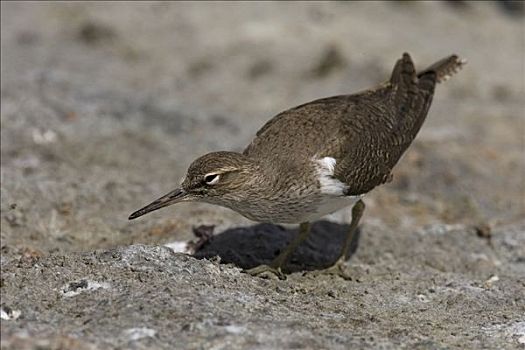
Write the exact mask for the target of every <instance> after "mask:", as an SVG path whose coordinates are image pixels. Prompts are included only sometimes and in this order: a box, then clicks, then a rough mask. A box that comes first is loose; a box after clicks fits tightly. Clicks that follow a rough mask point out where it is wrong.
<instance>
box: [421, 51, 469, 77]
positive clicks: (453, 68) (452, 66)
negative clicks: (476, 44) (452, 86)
mask: <svg viewBox="0 0 525 350" xmlns="http://www.w3.org/2000/svg"><path fill="white" fill-rule="evenodd" d="M465 64H467V60H465V59H461V58H459V57H458V56H457V55H450V56H448V57H445V58H443V59H441V60H439V61H437V62H436V63H434V64H433V65H431V66H430V67H428V68H427V69H425V70H423V71H422V72H419V73H418V74H417V77H418V78H421V77H423V76H424V75H425V74H427V73H429V72H434V73H435V74H436V82H438V83H441V82H444V81H447V80H448V79H450V77H452V76H453V75H454V74H456V73H457V72H459V70H460V69H461V68H463V66H464V65H465Z"/></svg>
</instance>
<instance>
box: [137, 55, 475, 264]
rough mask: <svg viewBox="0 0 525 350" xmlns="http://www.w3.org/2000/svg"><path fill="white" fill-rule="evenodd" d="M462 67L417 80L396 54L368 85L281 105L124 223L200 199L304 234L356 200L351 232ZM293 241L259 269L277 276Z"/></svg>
mask: <svg viewBox="0 0 525 350" xmlns="http://www.w3.org/2000/svg"><path fill="white" fill-rule="evenodd" d="M464 63H465V61H462V60H460V59H459V58H458V57H457V56H456V55H452V56H449V57H447V58H444V59H442V60H440V61H438V62H436V63H435V64H433V65H432V66H430V67H429V68H427V69H425V70H423V71H422V72H420V73H419V74H418V73H416V71H415V68H414V64H413V62H412V60H411V58H410V56H409V55H408V54H407V53H405V54H403V57H402V58H401V59H399V60H398V61H397V63H396V64H395V66H394V70H393V72H392V75H391V77H390V80H389V81H387V82H385V83H383V84H381V85H379V86H378V87H377V88H375V89H370V90H366V91H363V92H360V93H356V94H352V95H341V96H333V97H328V98H323V99H319V100H315V101H312V102H309V103H306V104H303V105H300V106H298V107H295V108H292V109H289V110H287V111H284V112H282V113H280V114H278V115H277V116H275V117H274V118H272V119H271V120H270V121H268V122H267V123H266V124H265V125H264V126H263V127H262V128H261V129H260V130H259V131H258V132H257V135H256V137H255V138H254V140H253V141H252V142H251V143H250V145H248V147H247V148H246V149H245V150H244V152H243V153H242V154H240V153H235V152H213V153H209V154H207V155H204V156H202V157H200V158H198V159H196V160H195V161H194V162H193V163H192V164H191V165H190V167H189V169H188V173H187V175H186V178H185V179H184V181H183V182H182V184H181V187H180V188H179V189H176V190H174V191H172V192H170V193H169V194H167V195H166V196H164V197H162V198H160V199H158V200H156V201H154V202H153V203H151V204H150V205H148V206H146V207H144V208H142V209H140V210H139V211H137V212H135V213H133V214H131V216H130V219H134V218H136V217H139V216H141V215H143V214H145V213H147V212H150V211H152V210H156V209H159V208H162V207H164V206H167V205H170V204H173V203H176V202H181V201H203V202H208V203H212V204H217V205H222V206H225V207H228V208H231V209H233V210H235V211H237V212H239V213H241V214H242V215H244V216H246V217H248V218H250V219H252V220H256V221H268V222H278V223H303V225H302V227H303V228H304V230H302V231H304V232H307V229H306V227H307V225H306V223H308V222H310V221H312V220H315V219H318V218H319V217H321V216H323V215H325V214H328V213H331V212H333V211H335V210H338V209H340V208H342V207H345V206H348V205H352V204H354V203H356V202H357V203H358V204H359V205H357V206H356V207H355V208H354V211H353V220H352V227H354V228H355V226H356V225H357V221H358V220H359V218H360V216H361V214H362V211H363V210H364V204H363V203H362V202H361V201H360V200H359V198H360V196H361V195H363V194H365V193H367V192H369V191H370V190H372V189H373V188H374V187H376V186H378V185H381V184H383V183H385V182H388V181H389V180H390V179H391V176H392V175H391V172H392V169H393V167H394V166H395V165H396V163H397V162H398V161H399V159H400V157H401V155H402V154H403V153H404V152H405V151H406V149H407V148H408V146H409V145H410V144H411V143H412V141H413V140H414V138H415V137H416V135H417V133H418V131H419V129H420V128H421V126H422V125H423V122H424V121H425V118H426V116H427V113H428V109H429V107H430V104H431V102H432V97H433V95H434V88H435V85H436V83H438V82H441V81H444V80H446V79H447V78H448V77H450V76H451V75H452V74H453V73H455V72H456V71H457V70H458V69H459V68H461V67H462V65H463V64H464ZM356 208H357V210H356ZM305 235H306V233H304V234H301V235H300V237H301V239H304V237H305ZM349 236H351V234H349ZM295 245H296V243H294V244H291V248H289V249H287V250H286V251H284V252H283V253H282V254H281V255H280V256H279V257H278V258H277V259H276V261H275V263H274V264H272V267H270V268H268V269H270V270H271V271H272V272H275V273H280V266H281V265H282V264H283V263H284V261H285V260H286V258H287V257H288V255H289V254H290V250H292V248H293V247H294V246H295ZM345 246H346V245H345ZM343 250H344V251H345V253H344V254H342V256H343V257H344V256H346V251H347V248H344V249H343ZM265 271H266V270H265ZM276 271H277V272H276ZM259 272H261V271H259V270H257V271H255V273H259Z"/></svg>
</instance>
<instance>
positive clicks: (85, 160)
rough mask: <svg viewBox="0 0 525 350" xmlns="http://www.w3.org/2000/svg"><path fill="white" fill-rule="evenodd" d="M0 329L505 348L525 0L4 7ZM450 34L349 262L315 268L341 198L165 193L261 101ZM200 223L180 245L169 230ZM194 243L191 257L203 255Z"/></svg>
mask: <svg viewBox="0 0 525 350" xmlns="http://www.w3.org/2000/svg"><path fill="white" fill-rule="evenodd" d="M1 6H2V7H1V10H2V14H1V28H2V30H1V39H2V42H1V77H2V79H1V85H2V86H1V99H2V100H1V253H2V258H1V268H2V276H1V282H0V288H1V297H2V300H1V307H2V309H1V319H2V320H1V337H2V340H1V346H2V349H4V348H5V349H36V348H38V349H106V348H120V349H124V348H134V349H155V348H165V349H173V348H177V349H211V348H213V349H245V348H250V349H277V348H297V349H321V348H326V349H346V348H349V347H356V348H370V349H376V348H383V349H394V348H396V349H397V348H408V349H448V348H486V349H514V348H525V292H524V291H525V157H524V152H525V149H524V145H525V142H524V135H525V118H524V108H525V104H524V98H523V96H524V92H525V91H524V85H525V84H524V75H525V71H524V62H525V53H524V52H525V50H524V45H525V39H524V23H523V16H520V15H519V14H516V12H514V13H510V12H508V11H504V10H503V7H502V6H498V5H497V4H495V3H492V2H490V3H489V2H485V3H481V2H479V3H467V4H465V5H463V6H460V5H458V6H452V5H450V4H446V3H441V2H425V3H406V2H390V3H380V2H377V3H376V2H374V3H372V2H366V3H365V2H360V3H342V2H331V3H303V4H299V3H236V4H231V3H215V4H213V3H151V2H146V3H133V4H125V3H111V4H110V3H39V4H37V3H14V2H9V3H7V2H2V5H1ZM404 51H408V52H410V53H411V55H412V57H413V58H414V60H415V61H416V63H417V65H418V66H419V67H424V66H425V65H427V64H430V63H433V62H434V61H435V60H437V59H439V58H441V57H444V56H446V55H449V54H451V53H457V54H459V55H461V56H462V57H465V58H467V59H468V61H469V63H468V65H467V66H466V67H465V69H464V70H463V71H462V72H460V73H459V74H458V75H457V76H455V77H454V78H453V79H452V80H450V81H448V82H446V83H445V84H443V85H440V86H439V87H438V90H437V92H436V96H435V98H434V102H433V105H432V108H431V110H430V113H429V117H428V119H427V122H426V124H425V125H424V127H423V129H422V131H421V133H420V135H419V136H418V138H417V140H416V142H415V143H414V144H413V145H412V147H411V149H410V150H409V151H408V152H407V154H406V156H405V157H404V158H403V160H402V161H401V162H400V164H399V165H398V166H397V168H396V169H395V172H394V180H393V182H392V183H390V184H388V185H385V186H383V187H380V188H377V189H376V190H374V191H373V192H372V193H370V194H368V195H367V196H366V198H365V202H366V204H367V210H366V212H365V216H364V218H363V221H362V227H361V231H360V235H359V237H358V240H356V241H355V249H356V251H355V254H354V255H353V256H352V257H351V259H350V261H349V263H348V266H347V270H348V273H349V274H350V275H351V276H352V279H351V280H349V281H348V280H343V279H341V278H337V277H330V276H317V275H315V273H313V272H311V271H312V270H314V271H315V270H319V269H321V268H322V267H323V266H326V265H328V264H329V263H330V262H331V261H332V260H333V258H335V256H336V254H337V250H338V249H339V247H340V244H341V241H342V237H343V235H344V233H345V229H346V228H347V226H346V224H345V223H346V222H348V211H347V212H344V211H343V212H340V213H336V214H333V215H331V216H329V217H327V218H326V220H323V221H320V222H318V223H316V224H315V226H314V230H313V233H312V236H311V237H310V238H309V240H308V241H307V242H306V243H305V244H304V245H302V246H301V247H300V248H299V250H298V251H297V253H296V254H294V256H293V257H292V261H291V262H290V264H289V266H288V272H290V274H289V275H288V278H287V279H286V280H284V281H281V280H273V279H261V278H254V277H251V276H249V275H246V274H244V273H242V268H246V267H251V266H255V265H257V264H260V263H262V262H267V261H270V260H271V259H272V257H274V256H275V255H276V254H277V253H278V252H279V250H280V249H282V248H283V246H284V245H285V244H286V242H288V241H289V240H290V239H291V237H292V236H293V234H295V232H296V230H295V228H294V227H293V226H290V227H280V226H275V225H270V224H257V223H253V222H250V221H249V220H247V219H244V218H242V217H241V216H239V215H238V214H236V213H234V212H231V211H229V210H227V209H223V208H219V207H214V206H210V205H205V204H181V205H179V206H175V207H171V208H169V209H165V210H162V211H158V212H155V213H152V214H151V215H148V216H145V217H144V218H141V219H139V220H136V221H133V222H129V221H128V220H127V216H128V215H129V214H130V213H131V212H132V211H133V210H135V209H138V208H139V207H141V206H142V205H144V204H147V203H149V202H150V201H151V200H153V199H155V198H157V197H158V196H159V195H162V194H164V193H166V192H168V191H169V190H171V189H173V188H174V187H175V186H176V185H177V184H178V182H179V180H180V178H181V177H182V176H183V175H184V173H185V170H186V168H187V166H188V165H189V164H190V163H191V161H192V160H193V159H194V158H196V157H198V156H200V155H202V154H204V153H206V152H209V151H213V150H237V151H240V150H242V149H243V148H244V146H245V145H246V144H247V143H248V142H249V141H250V140H251V138H252V137H253V135H254V134H255V132H256V131H257V129H258V128H259V127H260V126H262V125H263V124H264V122H265V121H266V120H268V119H269V118H270V117H271V116H273V115H275V114H277V113H278V112H280V111H282V110H284V109H287V108H289V107H292V106H294V105H297V104H300V103H303V102H307V101H309V100H312V99H316V98H319V97H325V96H330V95H335V94H342V93H351V92H355V91H359V90H362V89H366V88H369V87H371V86H373V85H375V84H377V83H379V82H381V81H383V80H385V79H387V78H388V76H389V74H390V71H391V69H392V66H393V64H394V62H395V60H396V59H397V58H398V57H399V56H400V55H401V53H402V52H404ZM200 225H213V226H214V232H215V235H214V236H213V237H212V238H211V239H210V240H209V241H208V242H207V243H206V244H205V245H204V246H203V247H202V248H201V249H200V250H199V251H198V252H197V253H196V257H192V256H188V255H185V254H180V253H175V252H174V251H173V250H172V249H170V248H168V247H165V246H164V245H165V244H168V245H169V244H170V243H171V246H172V247H173V246H174V244H173V243H175V245H177V244H176V243H177V242H178V243H181V242H187V241H189V240H196V238H195V236H194V228H195V227H198V226H200ZM203 258H205V259H203Z"/></svg>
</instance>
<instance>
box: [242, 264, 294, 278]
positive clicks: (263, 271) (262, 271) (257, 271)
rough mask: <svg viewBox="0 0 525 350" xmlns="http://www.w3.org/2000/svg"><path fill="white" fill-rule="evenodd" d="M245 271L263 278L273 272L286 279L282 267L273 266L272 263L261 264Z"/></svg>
mask: <svg viewBox="0 0 525 350" xmlns="http://www.w3.org/2000/svg"><path fill="white" fill-rule="evenodd" d="M244 272H246V273H248V274H250V275H252V276H258V277H262V278H268V277H270V276H271V275H272V274H273V275H274V276H276V277H277V278H279V279H280V280H285V279H286V275H285V274H284V273H283V272H282V271H281V267H280V266H277V267H273V266H270V265H259V266H256V267H254V268H252V269H248V270H244Z"/></svg>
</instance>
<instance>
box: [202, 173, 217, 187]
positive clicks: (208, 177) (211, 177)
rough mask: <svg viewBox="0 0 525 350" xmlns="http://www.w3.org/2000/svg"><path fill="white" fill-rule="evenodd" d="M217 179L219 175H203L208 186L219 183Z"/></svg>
mask: <svg viewBox="0 0 525 350" xmlns="http://www.w3.org/2000/svg"><path fill="white" fill-rule="evenodd" d="M219 177H220V176H219V174H215V173H210V174H206V175H204V181H205V182H206V184H208V185H215V184H216V183H217V182H219Z"/></svg>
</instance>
